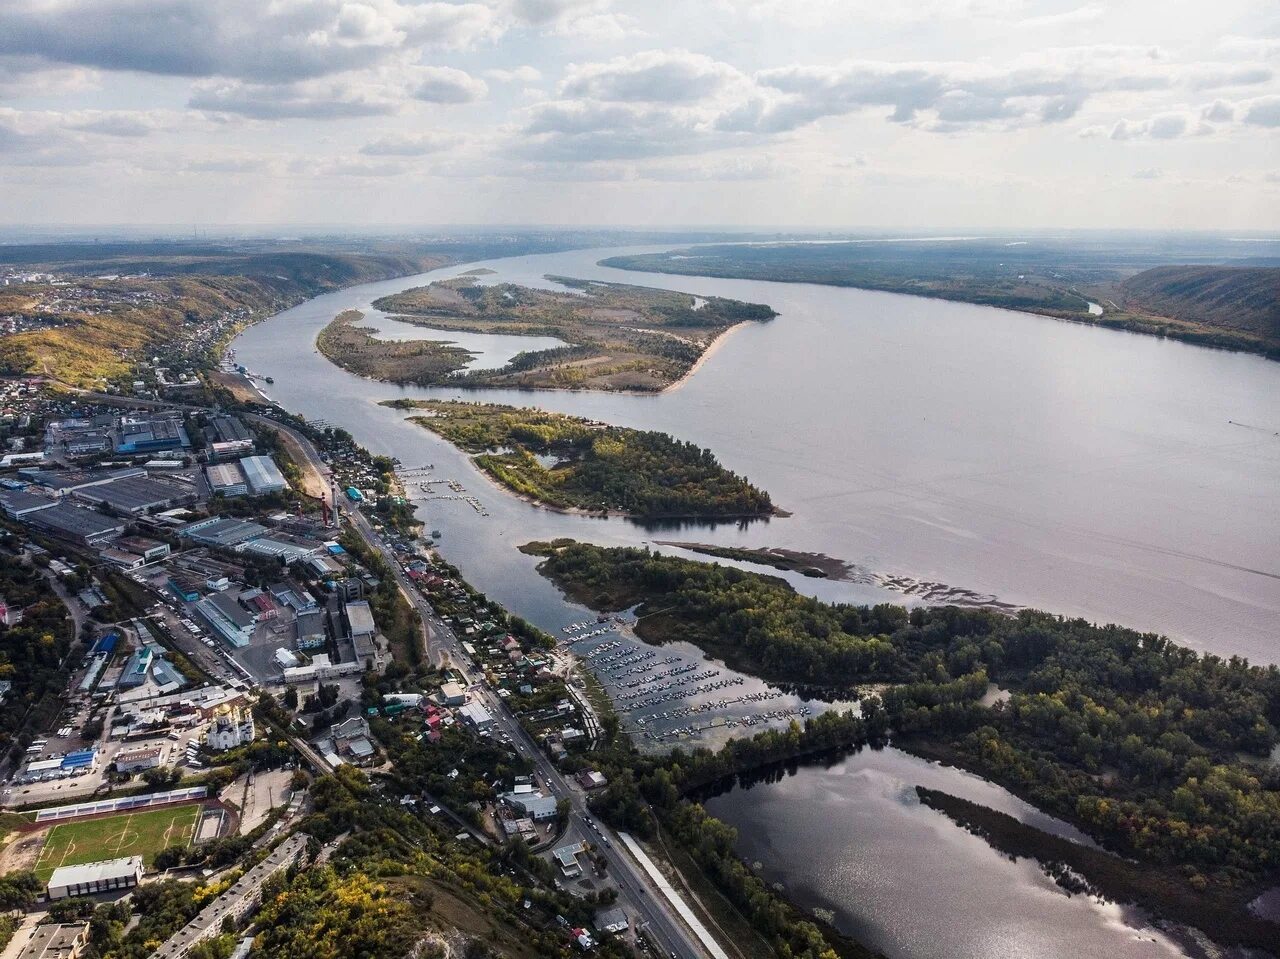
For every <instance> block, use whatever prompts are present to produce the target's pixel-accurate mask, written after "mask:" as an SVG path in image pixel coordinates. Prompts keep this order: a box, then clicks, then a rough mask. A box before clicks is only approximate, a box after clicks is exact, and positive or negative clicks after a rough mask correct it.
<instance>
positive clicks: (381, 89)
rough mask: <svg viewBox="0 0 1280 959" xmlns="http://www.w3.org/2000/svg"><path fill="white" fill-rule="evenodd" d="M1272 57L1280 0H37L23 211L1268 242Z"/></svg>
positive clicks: (19, 70) (5, 45) (25, 98)
mask: <svg viewBox="0 0 1280 959" xmlns="http://www.w3.org/2000/svg"><path fill="white" fill-rule="evenodd" d="M1192 6H1194V7H1195V9H1191V7H1192ZM1278 71H1280V10H1278V9H1277V8H1276V6H1275V4H1274V3H1268V2H1264V0H1223V2H1220V3H1217V4H1214V5H1213V6H1212V7H1211V8H1210V7H1209V6H1208V5H1187V4H1183V5H1179V8H1178V9H1176V10H1174V11H1172V12H1171V11H1170V10H1169V9H1168V5H1166V4H1160V3H1156V2H1154V0H1134V2H1130V3H1125V4H1123V5H1120V4H1107V3H1099V2H1087V0H921V2H916V3H911V4H906V5H893V4H883V3H871V2H867V0H795V2H790V3H782V2H780V0H705V2H699V3H679V4H677V3H674V2H657V3H649V4H641V3H637V2H632V0H469V2H438V0H437V2H419V0H287V2H285V0H279V2H275V3H271V4H266V5H263V4H261V3H259V2H257V0H223V2H220V3H213V4H211V3H207V2H205V0H28V2H24V3H22V4H11V5H9V6H8V7H7V8H5V9H3V10H0V176H3V178H4V182H5V184H6V190H5V193H4V198H3V202H0V224H5V225H8V226H13V227H18V226H21V225H23V224H35V223H46V224H48V223H56V224H61V225H65V226H67V227H70V228H81V229H93V228H94V227H99V228H100V227H102V225H103V224H110V225H114V226H116V227H124V226H130V225H136V226H137V227H138V228H143V229H145V228H146V227H147V225H157V224H158V225H164V224H172V225H173V226H174V227H177V226H179V225H183V224H185V225H188V228H189V226H190V225H192V224H195V225H199V226H200V227H202V228H208V229H210V230H212V229H215V228H219V227H222V228H226V229H234V228H236V227H239V228H242V229H261V228H263V227H266V226H270V227H271V228H273V229H279V230H285V231H287V230H289V229H299V230H315V229H317V228H321V225H323V226H325V227H329V228H332V229H359V230H387V231H395V230H397V229H400V230H410V229H424V228H427V227H426V226H425V225H426V224H431V223H445V224H452V225H453V226H451V227H449V228H451V229H468V228H473V229H479V228H481V227H482V226H483V225H485V224H493V225H494V226H492V227H488V228H490V229H492V228H498V225H499V224H502V225H507V226H509V227H510V228H512V229H530V228H534V229H537V228H545V229H553V228H569V229H591V228H599V229H621V228H633V229H654V228H660V229H690V230H715V229H719V230H724V231H740V230H748V231H749V230H757V231H758V230H765V231H770V230H785V231H790V232H803V231H813V232H827V231H837V232H843V233H851V232H860V231H876V230H886V231H892V232H925V231H929V232H933V231H938V232H945V231H952V230H962V231H966V232H988V233H1001V232H1010V231H1013V232H1019V231H1052V230H1062V229H1081V228H1102V229H1135V230H1166V229H1179V230H1193V231H1205V230H1207V231H1221V232H1232V231H1236V232H1248V233H1253V232H1266V231H1268V230H1271V229H1274V228H1276V226H1277V225H1280V173H1277V172H1276V171H1277V169H1280V162H1277V161H1280V151H1278V150H1277V142H1278V140H1277V138H1278V137H1280V73H1278ZM774 222H776V223H779V224H782V223H785V224H786V225H785V226H769V225H767V224H770V223H774ZM673 223H674V224H678V225H677V226H674V227H673V226H670V224H673ZM761 224H765V225H763V226H762V225H761ZM851 224H852V225H851Z"/></svg>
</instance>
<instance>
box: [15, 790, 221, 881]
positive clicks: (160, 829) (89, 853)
mask: <svg viewBox="0 0 1280 959" xmlns="http://www.w3.org/2000/svg"><path fill="white" fill-rule="evenodd" d="M199 814H200V807H199V806H198V805H189V806H174V807H170V808H166V809H150V810H147V811H145V812H136V813H125V814H123V815H119V816H108V817H106V818H104V819H86V820H83V821H81V822H67V823H58V825H56V826H54V827H53V828H52V829H50V830H49V834H48V836H47V837H46V838H45V841H44V847H43V848H42V849H41V850H40V855H39V857H38V858H37V859H36V865H35V871H36V875H37V876H39V877H40V879H41V880H44V881H47V880H48V878H49V877H50V876H51V875H53V871H54V870H55V869H57V868H58V867H59V866H78V865H82V864H83V863H87V862H98V861H100V860H103V859H118V858H120V857H121V856H141V857H142V858H143V861H144V862H145V863H146V864H147V865H150V864H151V862H152V861H153V860H154V859H155V855H156V853H158V852H160V851H161V850H162V849H166V848H168V847H169V846H175V845H186V844H188V843H190V842H191V838H192V836H194V835H195V825H196V818H197V816H199Z"/></svg>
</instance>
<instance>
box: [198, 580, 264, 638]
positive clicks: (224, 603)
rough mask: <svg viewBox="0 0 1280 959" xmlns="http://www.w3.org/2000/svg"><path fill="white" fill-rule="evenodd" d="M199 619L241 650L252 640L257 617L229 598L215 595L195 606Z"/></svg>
mask: <svg viewBox="0 0 1280 959" xmlns="http://www.w3.org/2000/svg"><path fill="white" fill-rule="evenodd" d="M195 611H196V612H197V613H198V614H199V615H200V618H201V619H202V620H204V621H205V622H206V623H208V624H209V628H210V629H212V630H213V631H214V633H215V634H217V635H218V636H221V637H222V639H224V640H225V641H226V642H227V643H229V644H230V645H231V646H234V647H235V648H236V649H243V648H244V647H245V646H248V645H249V641H250V640H251V639H252V638H253V628H254V626H255V625H256V624H257V622H258V617H257V616H255V615H254V614H253V613H250V612H248V611H247V610H246V609H245V608H244V607H243V606H241V605H240V604H239V603H237V602H236V601H235V600H234V599H232V598H231V597H230V596H226V595H224V594H221V593H219V594H217V595H214V596H210V597H208V598H207V599H202V600H200V601H199V602H198V603H196V605H195Z"/></svg>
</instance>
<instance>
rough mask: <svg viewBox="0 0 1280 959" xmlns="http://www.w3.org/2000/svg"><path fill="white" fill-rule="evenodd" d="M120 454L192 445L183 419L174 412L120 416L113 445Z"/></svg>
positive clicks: (181, 447) (150, 451)
mask: <svg viewBox="0 0 1280 959" xmlns="http://www.w3.org/2000/svg"><path fill="white" fill-rule="evenodd" d="M112 445H113V446H114V447H115V451H116V452H117V453H154V452H157V451H159V450H175V449H185V448H187V447H189V446H190V445H191V440H190V438H188V436H187V431H186V429H185V428H184V427H183V425H182V419H181V417H180V416H178V415H174V414H160V415H145V414H137V415H129V416H122V417H120V423H119V425H118V426H117V427H116V431H115V439H114V442H113V444H112Z"/></svg>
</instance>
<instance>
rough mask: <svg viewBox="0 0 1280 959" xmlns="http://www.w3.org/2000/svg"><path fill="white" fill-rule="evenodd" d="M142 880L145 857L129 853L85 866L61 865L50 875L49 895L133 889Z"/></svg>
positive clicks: (88, 894) (59, 897) (57, 896)
mask: <svg viewBox="0 0 1280 959" xmlns="http://www.w3.org/2000/svg"><path fill="white" fill-rule="evenodd" d="M140 882H142V857H141V856H127V857H125V858H123V859H108V860H105V861H103V862H91V863H86V864H85V865H83V866H60V867H58V868H57V869H55V870H54V871H53V875H52V876H50V877H49V887H48V891H49V898H50V899H66V898H68V897H70V896H92V895H94V894H95V893H99V892H112V891H114V890H117V889H132V888H134V887H135V886H137V885H138V884H139V883H140Z"/></svg>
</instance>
